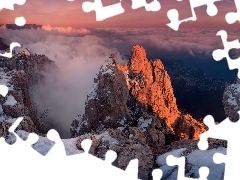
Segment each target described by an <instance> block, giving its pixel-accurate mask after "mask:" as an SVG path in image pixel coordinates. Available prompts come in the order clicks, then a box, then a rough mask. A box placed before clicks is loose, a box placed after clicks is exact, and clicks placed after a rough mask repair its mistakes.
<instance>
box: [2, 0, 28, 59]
mask: <svg viewBox="0 0 240 180" xmlns="http://www.w3.org/2000/svg"><path fill="white" fill-rule="evenodd" d="M25 2H26V0H7V1H6V0H0V13H1V10H2V9H8V10H14V4H17V5H23V4H25ZM15 24H16V25H17V26H24V25H25V24H26V19H25V18H24V17H23V16H21V17H16V18H15ZM15 47H21V45H20V44H19V43H18V42H12V43H11V44H10V52H5V53H3V54H2V53H0V56H3V57H7V58H11V57H12V50H13V49H14V48H15Z"/></svg>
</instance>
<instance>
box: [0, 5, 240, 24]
mask: <svg viewBox="0 0 240 180" xmlns="http://www.w3.org/2000/svg"><path fill="white" fill-rule="evenodd" d="M89 1H91V0H89ZM83 2H86V1H84V0H75V1H72V2H69V1H67V0H26V3H25V4H24V5H22V6H18V5H15V10H14V11H12V10H6V9H3V10H2V11H0V23H1V24H6V23H9V24H13V23H14V20H15V18H16V17H18V16H24V17H25V19H26V20H27V24H41V25H51V26H58V27H60V26H61V27H66V26H71V27H85V28H100V27H101V28H111V27H114V28H116V27H123V28H126V27H130V28H132V27H139V28H147V27H166V24H167V23H169V22H170V21H169V19H168V17H167V11H168V10H170V9H173V8H175V9H177V10H178V11H179V14H180V19H185V18H188V17H191V15H192V14H191V9H190V4H189V1H186V0H185V1H182V2H178V1H177V0H161V1H159V2H160V3H161V10H160V11H158V12H146V11H145V8H144V7H142V8H139V9H136V10H133V9H132V8H131V4H132V1H131V0H122V7H123V8H124V10H125V12H124V13H123V14H121V15H117V16H115V17H111V18H108V19H106V20H103V21H96V15H95V12H94V11H92V12H90V13H86V12H84V11H83V9H82V3H83ZM118 2H119V0H102V3H103V5H104V6H107V5H111V4H116V3H118ZM147 2H148V3H150V2H152V0H147ZM215 4H216V5H217V7H218V9H219V12H218V15H217V16H215V17H209V16H208V15H207V13H206V6H202V7H199V8H197V9H196V14H197V18H198V20H197V22H188V23H184V24H182V25H181V26H182V27H225V26H228V27H229V25H228V24H227V23H226V21H225V15H226V14H227V13H228V12H235V11H236V7H235V4H234V2H233V0H222V1H220V2H216V3H215ZM238 24H239V23H235V24H234V25H232V26H234V27H236V26H238Z"/></svg>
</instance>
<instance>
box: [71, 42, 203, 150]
mask: <svg viewBox="0 0 240 180" xmlns="http://www.w3.org/2000/svg"><path fill="white" fill-rule="evenodd" d="M79 117H80V118H79ZM79 117H78V118H76V120H74V122H73V124H72V127H71V134H72V136H73V137H76V136H78V135H81V134H84V133H88V132H92V131H94V132H96V131H99V130H100V131H103V130H105V129H108V128H113V129H115V128H118V127H129V126H130V127H138V128H140V129H142V130H143V131H144V133H145V136H146V137H147V140H148V142H149V143H150V144H152V146H155V145H156V146H161V145H164V144H165V143H167V142H168V143H171V142H172V141H174V140H177V139H198V135H199V134H201V133H202V132H204V131H205V130H206V126H205V125H204V124H203V123H201V122H198V121H197V120H195V119H193V118H192V117H191V116H190V115H189V114H182V113H181V112H180V111H179V110H178V107H177V103H176V98H175V96H174V92H173V88H172V85H171V79H170V77H169V75H168V73H167V71H166V70H165V69H164V65H163V63H162V61H161V60H160V59H157V60H154V61H150V60H148V59H147V57H146V51H145V49H144V48H143V47H142V46H139V45H136V46H134V47H133V49H132V54H131V58H130V60H129V62H128V64H125V65H123V66H122V65H120V64H118V63H108V64H107V65H105V66H102V67H101V69H100V72H99V73H98V75H97V77H96V78H95V79H94V85H93V89H92V91H91V92H90V93H89V95H88V97H87V100H86V106H85V114H83V115H82V116H79Z"/></svg>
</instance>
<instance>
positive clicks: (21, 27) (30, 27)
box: [0, 24, 42, 30]
mask: <svg viewBox="0 0 240 180" xmlns="http://www.w3.org/2000/svg"><path fill="white" fill-rule="evenodd" d="M0 26H1V27H3V26H6V28H7V29H12V30H20V29H37V28H42V25H37V24H25V25H24V26H17V25H16V24H1V25H0Z"/></svg>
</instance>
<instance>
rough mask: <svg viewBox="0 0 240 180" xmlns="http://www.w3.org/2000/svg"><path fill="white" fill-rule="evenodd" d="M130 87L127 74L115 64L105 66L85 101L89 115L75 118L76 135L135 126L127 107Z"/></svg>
mask: <svg viewBox="0 0 240 180" xmlns="http://www.w3.org/2000/svg"><path fill="white" fill-rule="evenodd" d="M127 100H128V89H127V86H126V83H125V77H124V75H123V74H122V73H121V71H119V70H118V68H117V67H116V66H115V65H113V64H107V65H105V66H102V67H101V69H100V72H99V73H98V75H97V77H96V78H95V79H94V84H93V87H92V90H91V92H90V93H89V94H88V96H87V100H86V103H85V114H84V115H82V116H81V115H79V116H77V118H76V119H75V120H74V121H73V124H72V128H71V134H72V136H73V137H76V136H79V135H82V134H85V133H88V132H91V131H94V132H101V131H103V130H104V129H108V128H114V129H115V128H117V127H126V126H132V125H133V120H132V117H131V116H130V114H129V110H128V108H127Z"/></svg>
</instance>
